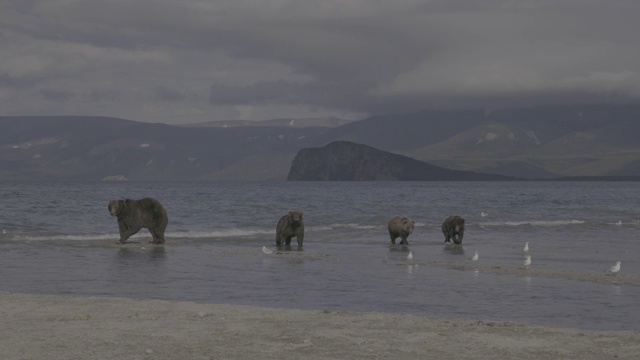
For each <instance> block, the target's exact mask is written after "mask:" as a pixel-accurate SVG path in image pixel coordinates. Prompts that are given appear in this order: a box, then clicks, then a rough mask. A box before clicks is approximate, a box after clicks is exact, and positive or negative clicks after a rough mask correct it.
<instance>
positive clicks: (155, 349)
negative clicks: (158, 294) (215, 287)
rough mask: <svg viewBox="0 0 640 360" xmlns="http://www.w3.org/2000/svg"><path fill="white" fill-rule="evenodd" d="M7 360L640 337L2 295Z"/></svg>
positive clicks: (620, 349)
mask: <svg viewBox="0 0 640 360" xmlns="http://www.w3.org/2000/svg"><path fill="white" fill-rule="evenodd" d="M0 331H1V334H2V335H1V336H0V349H1V350H0V354H2V356H1V357H2V359H83V360H89V359H101V360H107V359H426V358H433V359H436V358H437V359H516V358H520V359H598V360H600V359H614V358H616V359H632V358H634V359H635V358H637V356H638V354H639V353H640V334H639V333H638V332H631V331H620V332H596V331H582V330H579V329H566V328H557V327H543V326H530V325H526V324H522V323H514V322H498V321H496V322H491V321H478V320H472V319H449V320H448V319H433V318H428V317H422V316H414V315H407V314H389V313H375V312H351V311H349V312H341V311H340V312H335V311H322V310H315V311H314V310H291V309H272V308H262V307H252V306H240V305H224V304H198V303H191V302H176V301H161V300H133V299H124V298H102V297H68V296H53V295H28V294H15V293H0Z"/></svg>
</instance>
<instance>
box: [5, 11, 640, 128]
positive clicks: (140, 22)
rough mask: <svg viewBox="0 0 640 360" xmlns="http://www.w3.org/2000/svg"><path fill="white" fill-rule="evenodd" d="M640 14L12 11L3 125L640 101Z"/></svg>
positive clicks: (180, 120)
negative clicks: (12, 119)
mask: <svg viewBox="0 0 640 360" xmlns="http://www.w3.org/2000/svg"><path fill="white" fill-rule="evenodd" d="M639 13H640V2H637V1H635V0H619V1H615V2H605V1H598V0H581V1H579V0H537V1H533V0H502V1H498V0H487V1H476V0H431V1H429V0H397V1H383V0H328V1H310V0H216V1H207V0H182V1H174V0H111V1H102V0H5V1H3V2H1V3H0V43H1V44H2V46H0V58H1V59H2V61H1V62H0V115H51V114H84V115H102V116H116V117H123V118H128V119H133V120H140V121H155V122H167V123H186V122H196V121H209V120H228V119H251V120H260V119H267V118H275V117H320V116H338V117H345V118H359V117H364V116H368V115H375V114H381V113H404V112H411V111H416V110H420V109H423V108H469V107H474V108H478V107H484V108H496V107H510V106H528V105H537V104H546V103H554V104H557V103H578V102H588V103H593V102H599V103H606V102H638V101H639V100H640V76H639V73H640V46H639V45H640V44H639V41H638V40H637V34H638V33H640V22H638V21H637V19H635V17H636V14H639Z"/></svg>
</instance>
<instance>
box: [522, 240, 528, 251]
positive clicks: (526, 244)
mask: <svg viewBox="0 0 640 360" xmlns="http://www.w3.org/2000/svg"><path fill="white" fill-rule="evenodd" d="M522 251H524V252H529V242H528V241H527V242H526V243H524V249H522Z"/></svg>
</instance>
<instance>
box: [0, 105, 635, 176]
mask: <svg viewBox="0 0 640 360" xmlns="http://www.w3.org/2000/svg"><path fill="white" fill-rule="evenodd" d="M637 134H640V106H636V105H599V106H596V105H589V106H586V105H585V106H577V105H576V106H550V107H535V108H520V109H508V110H494V111H489V110H477V111H423V112H420V113H414V114H403V115H384V116H376V117H371V118H367V119H363V120H359V121H351V122H349V121H346V120H341V119H333V118H326V119H325V118H322V119H274V120H273V121H266V122H261V123H251V122H237V123H235V122H233V123H232V122H228V121H227V122H210V123H201V124H190V125H188V126H172V125H166V124H152V123H143V122H135V121H129V120H123V119H117V118H105V117H87V116H45V117H30V116H27V117H0V180H26V179H78V180H96V179H98V180H99V179H103V178H105V177H109V176H112V177H114V178H127V179H130V180H167V181H169V180H285V179H286V178H287V175H288V173H289V170H290V168H291V164H292V161H293V159H294V157H295V156H296V154H297V153H298V152H299V151H300V150H301V149H304V148H314V147H321V146H324V145H326V144H328V143H331V142H334V141H349V142H353V143H357V144H362V145H367V146H370V147H373V148H376V149H379V150H382V151H385V152H391V153H395V154H398V155H404V156H407V157H411V158H413V159H416V160H419V161H422V162H426V163H429V164H432V165H436V166H439V167H443V168H448V169H452V170H464V171H472V172H477V173H487V174H498V175H504V176H510V177H517V178H536V179H545V178H547V179H548V178H557V177H619V176H636V177H637V176H640V140H639V139H638V135H637Z"/></svg>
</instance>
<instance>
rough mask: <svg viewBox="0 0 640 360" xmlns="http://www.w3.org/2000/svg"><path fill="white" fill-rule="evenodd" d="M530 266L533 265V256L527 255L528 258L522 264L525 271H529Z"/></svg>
mask: <svg viewBox="0 0 640 360" xmlns="http://www.w3.org/2000/svg"><path fill="white" fill-rule="evenodd" d="M529 265H531V255H527V258H526V259H524V261H523V262H522V267H523V268H525V269H528V268H529Z"/></svg>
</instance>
